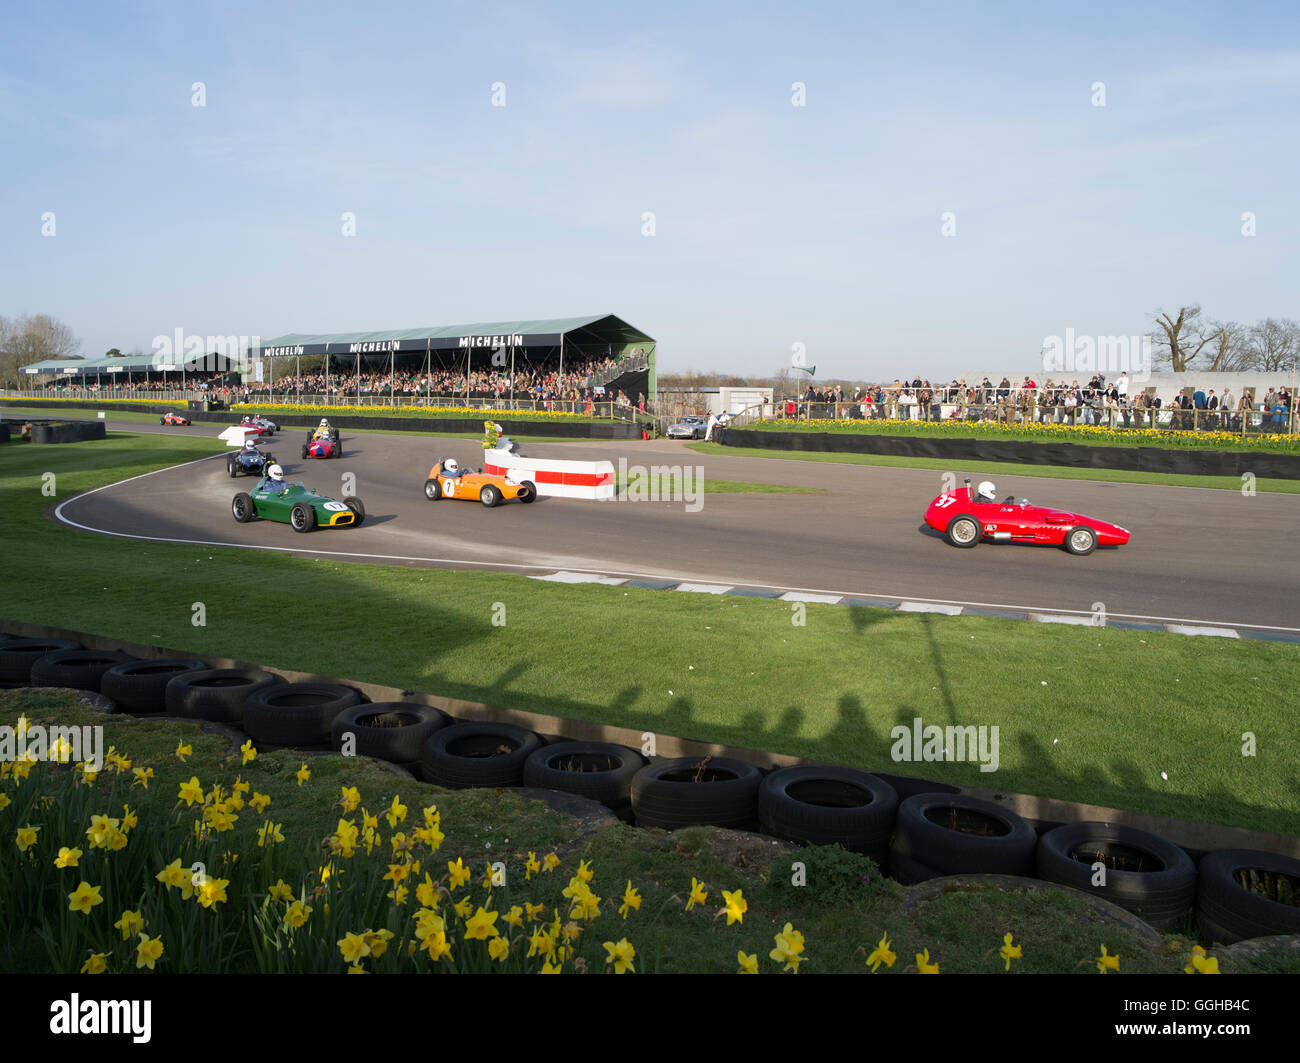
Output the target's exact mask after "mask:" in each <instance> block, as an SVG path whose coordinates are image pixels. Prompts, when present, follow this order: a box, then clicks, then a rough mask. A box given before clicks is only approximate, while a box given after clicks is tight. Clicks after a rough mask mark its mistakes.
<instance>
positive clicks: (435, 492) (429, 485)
mask: <svg viewBox="0 0 1300 1063" xmlns="http://www.w3.org/2000/svg"><path fill="white" fill-rule="evenodd" d="M424 497H425V498H427V499H428V500H429V501H430V502H437V501H438V499H440V498H441V497H442V488H441V487H439V486H438V481H437V480H425V481H424Z"/></svg>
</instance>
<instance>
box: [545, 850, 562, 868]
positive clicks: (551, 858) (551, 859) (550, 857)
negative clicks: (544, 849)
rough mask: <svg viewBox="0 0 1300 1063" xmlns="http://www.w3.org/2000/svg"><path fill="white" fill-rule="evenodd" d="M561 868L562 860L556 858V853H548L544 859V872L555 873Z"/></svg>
mask: <svg viewBox="0 0 1300 1063" xmlns="http://www.w3.org/2000/svg"><path fill="white" fill-rule="evenodd" d="M559 866H560V858H559V857H558V856H556V855H555V854H554V853H547V854H546V855H545V856H544V857H542V870H543V871H554V870H555V869H556V868H557V867H559Z"/></svg>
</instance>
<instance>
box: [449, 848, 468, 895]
mask: <svg viewBox="0 0 1300 1063" xmlns="http://www.w3.org/2000/svg"><path fill="white" fill-rule="evenodd" d="M447 872H448V874H450V875H451V888H452V889H454V890H457V889H460V887H461V886H463V885H465V883H466V882H468V881H469V868H467V867H466V866H465V864H464V862H463V861H462V860H461V858H460V857H459V856H458V857H456V862H455V863H454V864H453V863H452V862H451V861H450V860H448V861H447Z"/></svg>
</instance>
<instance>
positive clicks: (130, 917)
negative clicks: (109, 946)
mask: <svg viewBox="0 0 1300 1063" xmlns="http://www.w3.org/2000/svg"><path fill="white" fill-rule="evenodd" d="M113 926H115V927H116V928H117V929H118V930H120V931H122V940H123V941H125V940H126V939H127V938H129V937H133V936H134V935H136V934H138V933H140V931H141V930H143V929H144V916H143V915H141V914H140V913H139V912H130V911H128V912H123V913H122V918H121V919H119V920H118V921H117V922H116V923H114V924H113Z"/></svg>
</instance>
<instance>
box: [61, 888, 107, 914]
mask: <svg viewBox="0 0 1300 1063" xmlns="http://www.w3.org/2000/svg"><path fill="white" fill-rule="evenodd" d="M103 903H104V898H103V897H101V896H100V895H99V887H98V886H92V885H91V884H90V883H89V882H84V881H83V882H82V883H81V884H80V885H78V886H77V888H76V889H75V890H73V891H72V892H71V893H69V894H68V911H70V912H80V913H81V914H82V915H89V914H90V910H91V909H92V908H94V907H95V905H97V904H103Z"/></svg>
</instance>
